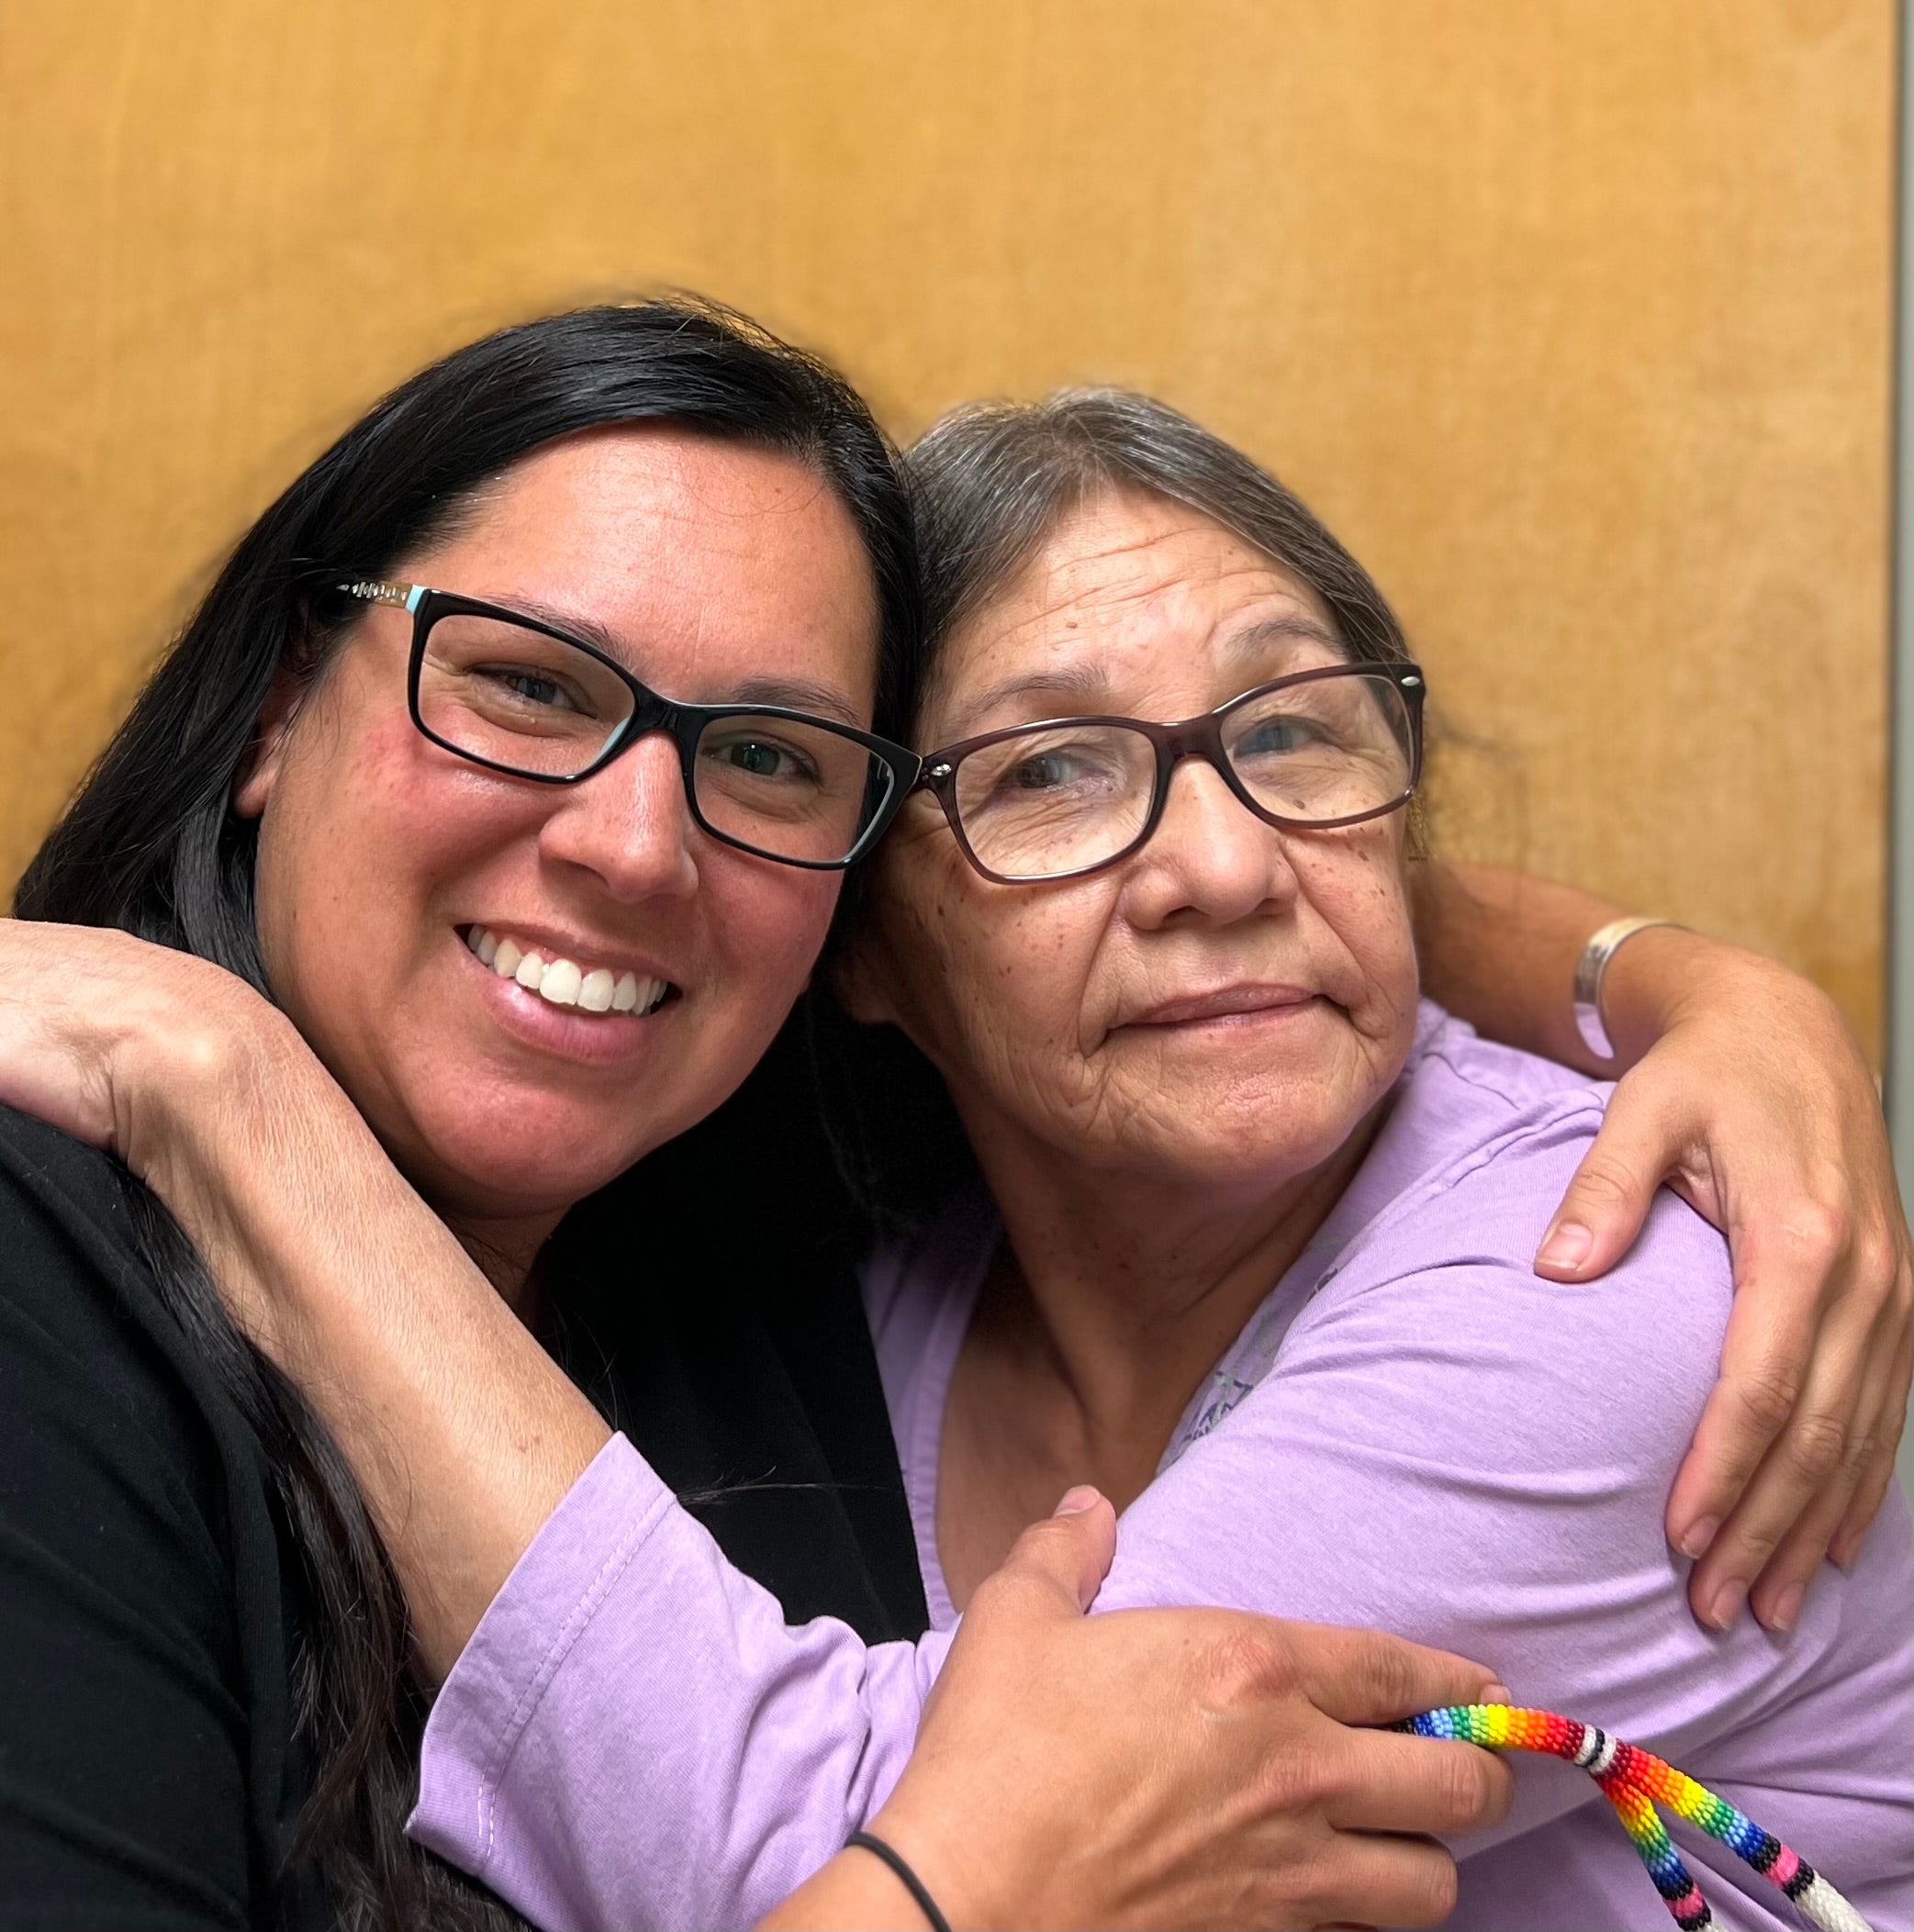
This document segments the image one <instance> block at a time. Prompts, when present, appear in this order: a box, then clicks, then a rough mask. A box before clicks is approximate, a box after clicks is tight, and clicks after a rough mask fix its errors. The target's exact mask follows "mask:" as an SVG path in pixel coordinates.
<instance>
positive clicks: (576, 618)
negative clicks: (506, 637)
mask: <svg viewBox="0 0 1914 1932" xmlns="http://www.w3.org/2000/svg"><path fill="white" fill-rule="evenodd" d="M511 608H512V609H514V610H516V611H518V612H520V614H521V615H522V616H525V617H529V618H532V619H533V620H535V621H536V622H538V623H541V624H550V625H551V627H552V628H553V630H554V631H565V633H566V634H567V635H568V636H571V637H576V638H579V639H582V640H583V641H584V642H586V643H588V644H596V645H597V646H598V648H599V650H600V651H602V652H603V653H605V655H606V656H607V657H609V658H611V659H613V660H614V661H615V662H617V663H619V664H622V665H624V667H625V668H626V670H628V671H630V672H631V673H632V676H636V677H638V678H639V679H640V681H641V682H644V681H645V680H644V674H643V673H641V672H640V671H639V669H638V666H637V665H636V664H633V663H632V653H631V647H630V646H629V645H628V644H626V643H625V642H623V641H622V640H621V639H620V638H618V637H616V636H614V635H613V634H612V633H611V632H610V631H608V630H607V629H606V628H605V626H604V625H603V624H601V623H599V620H597V619H596V618H591V617H583V616H580V615H579V614H578V613H577V612H576V611H570V610H554V609H553V608H552V607H551V606H550V605H549V604H542V603H540V602H538V601H537V599H536V598H533V597H525V598H520V599H519V600H517V601H515V602H514V603H513V604H512V606H511ZM706 701H707V702H710V703H712V704H733V703H736V704H767V705H778V706H779V707H781V708H782V709H785V710H787V711H812V712H815V713H817V714H818V715H819V716H820V717H823V718H831V719H834V720H836V721H837V722H838V723H840V724H847V725H850V726H852V727H853V728H854V729H855V730H857V731H862V730H863V729H864V720H863V718H862V717H861V716H860V715H859V713H858V710H857V708H856V705H854V704H853V703H852V702H851V701H850V699H849V698H846V697H845V695H844V693H843V692H842V691H838V690H834V689H833V688H832V687H831V686H829V685H823V684H816V683H814V682H812V680H811V679H810V678H808V677H747V678H746V679H745V680H744V683H743V684H741V685H738V686H736V687H734V688H733V689H732V690H729V691H727V692H726V693H725V694H724V696H723V697H722V698H711V699H708V700H706Z"/></svg>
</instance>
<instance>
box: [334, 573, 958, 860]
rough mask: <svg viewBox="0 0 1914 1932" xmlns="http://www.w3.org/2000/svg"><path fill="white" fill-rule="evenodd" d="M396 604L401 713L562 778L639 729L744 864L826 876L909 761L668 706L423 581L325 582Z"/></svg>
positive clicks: (454, 747)
mask: <svg viewBox="0 0 1914 1932" xmlns="http://www.w3.org/2000/svg"><path fill="white" fill-rule="evenodd" d="M335 587H336V588H337V589H339V590H340V591H341V592H342V593H343V594H344V595H346V596H348V597H357V598H359V599H360V600H361V601H362V602H364V603H368V604H390V605H395V606H397V608H398V609H402V610H406V611H409V612H410V613H411V618H412V658H411V664H410V667H409V670H408V672H407V675H406V693H407V701H408V703H409V706H410V709H411V713H412V722H413V723H414V724H415V725H417V726H418V728H419V729H420V731H421V732H423V733H424V735H425V736H426V737H427V738H429V739H431V742H432V743H434V744H436V745H439V746H441V747H442V748H443V749H444V750H446V751H448V752H452V753H453V754H456V755H457V756H459V757H461V758H464V759H465V760H466V761H467V762H469V763H470V764H473V765H483V766H484V767H485V768H486V769H487V771H495V772H505V773H508V774H509V775H510V776H512V777H514V778H530V779H532V780H533V781H534V782H536V783H538V784H541V785H576V784H578V783H579V782H580V781H581V780H583V779H586V778H588V777H590V776H592V775H593V774H594V773H595V772H600V771H603V770H604V768H605V767H606V765H610V763H611V761H612V760H613V759H614V758H616V757H618V756H620V755H621V754H622V753H624V752H628V751H629V750H631V748H632V745H634V744H636V743H638V741H639V740H640V739H641V738H644V737H648V736H649V735H650V734H651V733H652V732H654V731H665V732H666V733H668V734H669V735H670V737H671V738H672V740H673V741H674V742H675V743H676V744H677V753H678V762H679V765H680V766H681V768H682V770H683V773H684V780H685V798H686V799H687V801H688V804H689V806H690V809H691V816H692V818H693V819H694V820H695V821H697V823H698V824H699V825H700V826H701V827H702V828H703V829H704V830H705V831H706V832H709V833H710V834H711V837H713V838H714V839H722V841H723V842H724V843H725V844H727V845H735V846H736V847H737V848H738V849H739V850H740V851H742V852H749V853H752V854H756V856H757V857H759V858H766V859H775V860H777V861H778V864H780V865H802V866H805V867H807V868H808V869H810V870H811V871H818V872H834V871H838V870H840V869H841V868H843V867H844V866H845V865H851V864H852V863H854V862H855V861H856V860H857V859H859V858H861V857H863V855H864V854H866V853H867V852H868V851H869V850H870V848H871V847H872V846H873V845H875V844H876V843H877V842H878V840H879V838H880V837H881V836H882V835H883V832H884V828H885V827H886V826H887V825H889V824H890V821H891V819H892V818H893V817H894V816H895V815H896V812H897V809H898V807H899V806H900V805H901V803H902V802H903V799H904V797H905V795H906V794H907V793H908V792H909V791H910V789H911V787H912V786H913V785H914V784H915V783H916V780H917V775H918V773H919V771H920V770H921V769H922V766H923V761H922V760H921V759H919V758H918V756H917V754H915V753H914V752H912V751H909V750H907V749H906V748H905V747H904V746H903V745H901V744H893V743H890V740H889V739H885V738H879V737H876V736H874V735H873V734H872V733H870V732H868V731H856V730H855V729H854V728H853V727H851V726H850V725H845V724H834V723H833V722H832V721H831V720H829V719H825V718H813V717H811V715H810V714H809V713H808V712H804V711H792V710H786V709H783V708H781V707H779V706H778V705H747V704H678V703H676V702H674V701H673V700H672V699H670V698H661V697H659V695H658V694H657V693H656V692H655V691H652V690H648V689H647V688H646V687H644V685H642V684H640V683H639V682H638V680H637V679H636V678H635V677H633V676H632V674H631V673H630V672H629V671H627V670H626V669H625V667H624V666H623V665H622V664H618V663H616V662H615V661H614V660H613V659H611V658H610V657H608V656H607V655H606V654H605V653H603V652H602V651H600V650H599V649H598V648H597V647H596V646H595V645H592V644H588V643H587V642H585V641H584V639H582V638H576V637H570V636H567V635H566V634H565V631H558V630H554V628H553V627H552V626H551V625H549V624H545V623H541V622H540V621H539V620H537V619H535V618H530V617H526V616H523V615H522V614H520V612H518V611H516V610H507V609H501V608H500V607H499V606H498V605H496V604H482V603H478V602H476V600H475V599H473V598H471V597H454V596H453V595H451V594H450V593H449V592H447V591H443V590H432V589H429V588H428V587H427V586H425V585H423V584H386V583H376V582H361V583H352V584H341V585H338V586H335Z"/></svg>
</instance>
